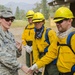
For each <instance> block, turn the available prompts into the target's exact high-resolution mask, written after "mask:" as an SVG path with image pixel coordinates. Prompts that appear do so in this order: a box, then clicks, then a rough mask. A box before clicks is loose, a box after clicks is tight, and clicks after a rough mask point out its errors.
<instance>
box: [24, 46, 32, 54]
mask: <svg viewBox="0 0 75 75" xmlns="http://www.w3.org/2000/svg"><path fill="white" fill-rule="evenodd" d="M24 48H25V50H26V51H27V52H28V53H29V54H30V53H31V51H32V46H28V45H26V46H24Z"/></svg>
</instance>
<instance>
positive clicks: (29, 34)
mask: <svg viewBox="0 0 75 75" xmlns="http://www.w3.org/2000/svg"><path fill="white" fill-rule="evenodd" d="M33 15H34V11H33V10H29V11H28V12H27V13H26V17H27V19H28V23H29V24H28V25H27V26H26V27H25V29H24V31H23V34H22V43H23V46H24V48H25V50H26V65H27V66H28V67H30V66H31V64H32V62H31V61H32V59H31V60H30V58H32V56H30V54H31V53H32V44H33V37H34V24H33V22H32V18H33Z"/></svg>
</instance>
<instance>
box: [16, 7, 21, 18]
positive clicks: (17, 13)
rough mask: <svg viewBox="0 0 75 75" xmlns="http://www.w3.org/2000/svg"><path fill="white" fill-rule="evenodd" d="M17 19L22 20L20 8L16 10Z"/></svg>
mask: <svg viewBox="0 0 75 75" xmlns="http://www.w3.org/2000/svg"><path fill="white" fill-rule="evenodd" d="M15 17H16V19H20V10H19V7H17V8H16V12H15Z"/></svg>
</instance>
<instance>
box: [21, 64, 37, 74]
mask: <svg viewBox="0 0 75 75" xmlns="http://www.w3.org/2000/svg"><path fill="white" fill-rule="evenodd" d="M21 70H22V71H23V72H25V73H26V74H27V75H33V72H34V71H37V70H38V67H37V65H36V64H34V65H33V66H31V67H30V68H28V67H27V66H26V65H23V66H22V67H21Z"/></svg>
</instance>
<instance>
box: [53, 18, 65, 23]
mask: <svg viewBox="0 0 75 75" xmlns="http://www.w3.org/2000/svg"><path fill="white" fill-rule="evenodd" d="M63 19H64V18H61V19H54V22H58V21H61V20H63Z"/></svg>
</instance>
